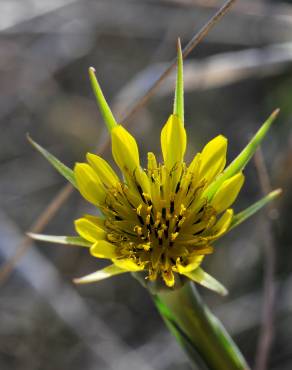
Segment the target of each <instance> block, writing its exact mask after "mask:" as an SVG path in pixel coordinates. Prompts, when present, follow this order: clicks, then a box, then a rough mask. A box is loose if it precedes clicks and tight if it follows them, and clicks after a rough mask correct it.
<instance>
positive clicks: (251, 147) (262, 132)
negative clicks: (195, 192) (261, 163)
mask: <svg viewBox="0 0 292 370" xmlns="http://www.w3.org/2000/svg"><path fill="white" fill-rule="evenodd" d="M279 111H280V110H279V109H276V110H275V111H274V112H273V113H272V114H271V115H270V117H269V118H268V119H267V120H266V122H265V123H264V124H263V125H262V126H261V128H260V129H259V130H258V132H257V133H256V134H255V135H254V137H253V138H252V139H251V141H250V142H249V143H248V144H247V146H246V147H245V148H244V149H243V150H242V152H241V153H240V154H239V155H238V156H237V157H236V158H235V159H234V160H233V162H231V163H230V165H229V166H228V167H227V168H226V169H225V170H224V171H223V172H222V174H221V175H219V176H218V177H217V178H216V180H215V181H214V182H213V183H212V184H210V186H209V187H208V188H207V189H206V190H205V192H204V194H203V196H206V197H207V198H208V200H211V199H212V197H213V196H214V194H215V193H216V191H217V190H218V189H219V187H220V186H221V185H222V183H223V182H224V181H225V180H227V179H229V178H230V177H232V176H233V175H235V174H236V173H238V172H239V171H242V170H243V169H244V167H245V166H246V164H247V163H248V162H249V161H250V159H251V158H252V156H253V155H254V153H255V151H256V150H257V148H258V147H259V145H260V144H261V142H262V140H263V138H264V137H265V136H266V134H267V132H268V130H269V128H270V127H271V124H272V123H273V122H274V120H275V119H276V117H277V116H278V114H279Z"/></svg>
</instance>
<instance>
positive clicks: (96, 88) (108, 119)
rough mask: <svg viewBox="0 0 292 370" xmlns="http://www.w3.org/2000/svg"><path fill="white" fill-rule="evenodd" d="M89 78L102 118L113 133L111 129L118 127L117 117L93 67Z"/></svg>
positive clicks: (90, 69)
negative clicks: (106, 98)
mask: <svg viewBox="0 0 292 370" xmlns="http://www.w3.org/2000/svg"><path fill="white" fill-rule="evenodd" d="M89 78H90V82H91V86H92V89H93V92H94V95H95V97H96V101H97V104H98V106H99V109H100V112H101V114H102V117H103V119H104V121H105V123H106V125H107V128H108V130H109V131H111V129H112V128H113V127H115V126H116V125H117V121H116V120H115V117H114V115H113V113H112V111H111V109H110V107H109V105H108V103H107V101H106V100H105V97H104V95H103V92H102V90H101V88H100V85H99V83H98V81H97V78H96V75H95V69H94V68H93V67H90V68H89Z"/></svg>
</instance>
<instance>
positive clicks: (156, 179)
mask: <svg viewBox="0 0 292 370" xmlns="http://www.w3.org/2000/svg"><path fill="white" fill-rule="evenodd" d="M90 78H91V81H92V84H93V87H94V89H95V94H96V97H97V100H98V103H99V105H100V108H101V110H102V113H103V117H104V119H105V121H106V122H107V125H108V128H109V130H110V134H111V139H112V154H113V158H114V160H115V162H116V164H117V165H118V167H119V169H120V170H121V174H122V177H119V176H118V175H117V174H116V173H115V172H114V170H113V169H112V168H111V167H110V165H109V164H108V163H107V162H106V161H105V160H104V159H102V158H100V157H98V156H96V155H94V154H90V153H88V154H87V156H86V158H87V163H77V164H76V165H75V168H74V173H73V172H72V171H71V170H70V169H68V168H67V167H66V166H65V165H63V164H61V162H59V161H57V160H56V159H55V158H54V157H53V156H52V155H51V154H49V153H48V152H46V151H45V149H43V148H41V147H40V146H39V145H38V144H36V143H34V142H33V144H34V145H35V146H36V147H37V148H38V149H39V150H40V151H41V152H42V154H44V155H45V156H46V158H48V159H49V160H50V161H51V162H52V164H53V165H54V166H55V167H56V168H57V169H58V170H59V171H60V172H61V173H62V174H63V175H65V176H66V178H67V179H68V180H69V181H71V182H72V184H73V185H74V186H75V187H76V188H77V189H78V190H79V192H80V193H81V195H82V196H83V197H84V198H85V199H86V200H87V201H89V202H91V203H93V204H94V205H95V206H97V207H98V208H99V209H100V211H101V216H100V217H97V216H89V215H87V216H84V217H83V218H81V219H78V220H76V221H75V228H76V231H77V233H78V234H79V236H80V237H79V238H78V237H76V238H75V239H74V237H62V239H60V240H59V242H62V243H64V242H65V241H66V240H67V242H68V243H69V244H79V245H80V244H81V245H83V246H86V247H89V251H90V253H91V255H92V256H94V257H98V258H106V259H109V260H110V261H111V262H112V264H111V265H109V266H108V267H106V268H105V269H103V270H100V271H97V272H95V273H93V274H90V275H88V276H86V277H83V278H80V279H75V281H76V282H79V283H87V282H92V281H97V280H101V279H104V278H107V277H109V276H113V275H117V274H121V273H124V272H139V271H144V274H145V277H146V279H148V280H149V281H155V280H160V281H163V282H164V283H165V285H166V286H167V287H170V288H171V287H173V286H175V282H176V276H178V275H183V276H185V277H187V278H189V279H191V280H193V281H196V282H198V283H200V284H202V285H204V286H206V287H208V288H210V289H213V290H216V291H218V292H220V293H222V294H224V293H226V290H225V288H224V287H223V286H222V285H221V284H220V283H218V282H217V281H216V280H215V279H214V278H212V277H211V276H210V275H208V274H207V273H206V272H204V271H203V270H202V268H201V267H200V265H201V263H202V262H203V260H204V257H205V256H206V255H208V254H211V253H213V251H214V246H213V244H214V242H215V241H216V240H217V239H218V238H220V237H222V236H223V235H224V234H225V233H226V232H228V231H229V230H230V229H231V228H233V227H235V226H237V225H238V224H239V223H240V222H242V221H243V220H244V219H246V218H247V217H249V216H250V215H252V214H253V213H255V212H256V211H257V210H258V209H259V208H261V207H262V206H263V205H264V204H266V203H267V202H268V201H270V200H271V199H273V198H274V197H275V196H277V195H278V194H279V191H275V192H273V193H271V194H269V195H268V196H267V197H265V198H264V199H262V200H260V201H259V202H257V203H256V204H254V205H252V206H251V207H249V208H248V209H247V210H245V211H243V212H241V213H240V214H239V215H234V211H233V209H232V208H230V207H231V206H232V204H233V203H234V201H235V200H236V198H237V196H238V194H239V192H240V189H241V187H242V185H243V183H244V175H243V173H242V170H243V168H244V166H245V165H246V163H247V162H248V160H249V159H250V158H251V156H252V155H253V153H254V151H255V150H256V148H257V147H258V145H259V143H260V142H261V140H262V138H263V137H264V135H265V134H266V132H267V130H268V128H269V127H270V125H271V123H272V121H273V119H274V118H275V116H276V112H274V114H273V115H272V116H271V117H270V118H269V119H268V120H267V121H266V123H265V124H264V125H263V126H262V128H261V129H260V130H259V131H258V133H257V134H256V135H255V137H254V138H253V139H252V140H251V142H250V143H249V144H248V146H247V147H246V148H245V149H244V150H243V151H242V153H241V154H240V155H239V156H238V157H237V158H236V159H235V160H234V161H233V162H232V163H231V165H229V166H228V167H227V168H226V169H224V168H225V165H226V151H227V139H226V138H225V137H224V136H222V135H219V136H217V137H215V138H214V139H212V140H211V141H210V142H209V143H208V144H207V145H206V146H205V147H204V148H203V149H202V151H201V152H200V153H197V154H196V155H195V156H194V158H193V160H192V161H191V163H189V164H187V163H185V160H184V155H185V151H186V146H187V134H186V130H185V128H184V117H183V91H182V90H183V88H182V83H181V82H182V56H181V50H180V49H179V53H178V74H177V85H176V95H175V104H174V113H173V114H171V115H170V117H169V119H168V120H167V122H166V124H165V125H164V127H163V128H162V131H161V149H162V155H163V162H162V163H159V162H158V161H157V159H156V157H155V154H153V153H148V163H147V167H146V168H143V167H142V166H141V164H140V156H139V149H138V145H137V142H136V140H135V138H134V137H133V136H132V135H131V134H130V133H129V132H128V131H127V130H126V129H125V128H124V127H122V126H121V125H118V124H116V122H115V120H114V118H113V115H112V113H111V111H110V109H109V107H108V105H107V104H106V102H105V99H104V97H103V95H102V93H101V90H100V87H99V85H98V82H97V80H96V78H95V75H94V70H93V69H91V70H90ZM70 171H71V172H70ZM32 236H33V237H34V238H36V239H41V240H47V241H54V242H56V241H58V239H57V237H49V236H40V235H32ZM66 238H67V239H66Z"/></svg>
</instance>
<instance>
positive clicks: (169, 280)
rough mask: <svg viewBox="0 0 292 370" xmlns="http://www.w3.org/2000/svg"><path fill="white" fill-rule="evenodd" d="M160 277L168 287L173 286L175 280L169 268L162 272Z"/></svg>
mask: <svg viewBox="0 0 292 370" xmlns="http://www.w3.org/2000/svg"><path fill="white" fill-rule="evenodd" d="M162 278H163V280H164V282H165V284H166V285H167V286H168V287H169V288H172V287H173V286H174V283H175V280H174V274H173V272H172V271H171V269H169V270H167V271H163V272H162Z"/></svg>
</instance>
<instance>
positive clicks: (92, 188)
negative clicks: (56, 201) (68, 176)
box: [74, 163, 106, 205]
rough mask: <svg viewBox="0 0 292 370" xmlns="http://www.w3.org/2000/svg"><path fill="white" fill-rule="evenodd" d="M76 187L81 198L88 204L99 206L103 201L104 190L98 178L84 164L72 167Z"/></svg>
mask: <svg viewBox="0 0 292 370" xmlns="http://www.w3.org/2000/svg"><path fill="white" fill-rule="evenodd" d="M74 175H75V178H76V182H77V186H78V189H79V191H80V193H81V194H82V196H83V197H84V198H85V199H86V200H88V201H89V202H91V203H93V204H95V205H99V204H102V203H103V202H104V200H105V196H106V193H105V189H104V186H103V184H102V183H101V181H100V179H99V177H98V176H97V175H96V173H95V172H94V171H93V169H92V168H91V167H90V166H89V165H88V164H86V163H77V164H76V165H75V167H74Z"/></svg>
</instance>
